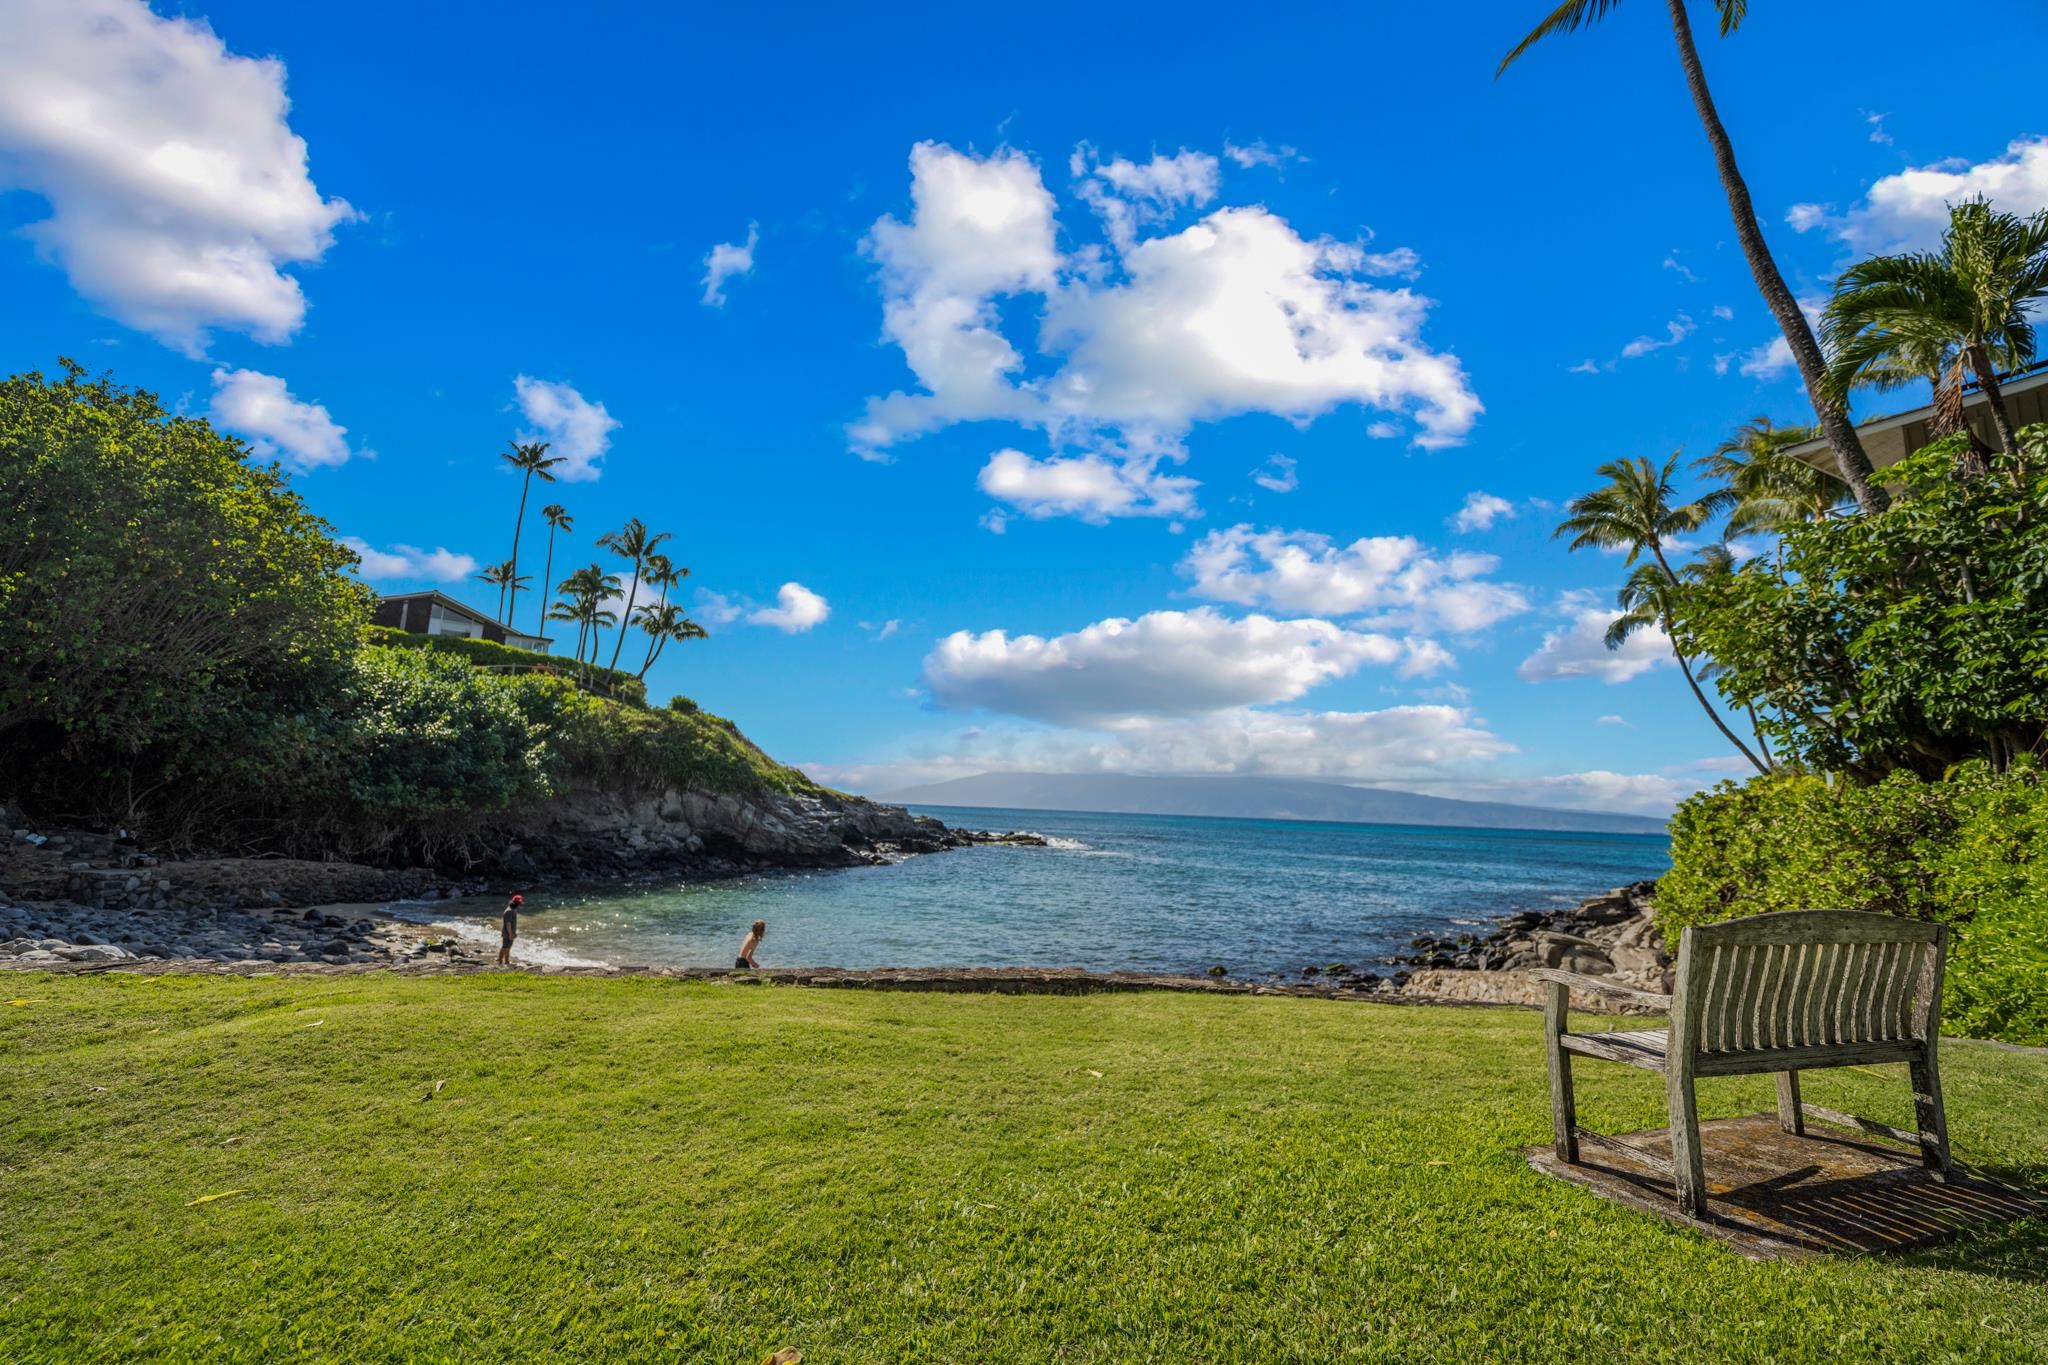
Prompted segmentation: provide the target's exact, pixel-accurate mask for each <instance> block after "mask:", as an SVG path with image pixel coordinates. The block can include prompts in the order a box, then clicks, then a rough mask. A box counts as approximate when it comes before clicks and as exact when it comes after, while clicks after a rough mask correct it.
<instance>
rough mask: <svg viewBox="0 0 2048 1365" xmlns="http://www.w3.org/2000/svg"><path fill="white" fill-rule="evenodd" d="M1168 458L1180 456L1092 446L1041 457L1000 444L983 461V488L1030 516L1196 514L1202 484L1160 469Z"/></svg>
mask: <svg viewBox="0 0 2048 1365" xmlns="http://www.w3.org/2000/svg"><path fill="white" fill-rule="evenodd" d="M1168 458H1179V456H1178V455H1177V454H1175V453H1173V452H1164V451H1154V452H1150V453H1143V454H1133V453H1129V452H1123V453H1121V457H1119V456H1116V455H1112V456H1105V455H1103V454H1102V453H1101V452H1099V451H1090V452H1088V453H1086V454H1084V455H1080V456H1075V457H1064V456H1055V457H1053V458H1049V459H1044V460H1039V459H1033V458H1032V457H1031V456H1029V455H1026V454H1025V453H1024V452H1023V451H1021V450H999V451H997V452H996V453H995V454H994V455H992V456H990V457H989V462H988V463H987V464H985V465H983V466H982V469H981V478H980V483H981V490H982V492H984V493H986V494H988V495H989V496H990V497H992V498H995V499H997V500H998V501H1000V502H1005V503H1008V504H1009V505H1010V506H1011V507H1013V508H1015V509H1016V510H1017V511H1019V512H1021V513H1023V514H1024V515H1025V516H1027V517H1057V516H1074V517H1079V518H1080V519H1081V520H1083V521H1089V522H1095V523H1098V524H1099V523H1101V522H1104V521H1106V520H1108V519H1109V518H1111V517H1178V516H1190V515H1193V514H1194V512H1195V489H1196V488H1197V487H1198V486H1199V485H1198V484H1197V483H1196V481H1195V480H1193V479H1189V478H1183V477H1181V476H1179V475H1176V474H1164V473H1161V472H1160V469H1159V464H1160V461H1161V460H1162V459H1168ZM991 529H1000V528H999V527H996V526H992V527H991Z"/></svg>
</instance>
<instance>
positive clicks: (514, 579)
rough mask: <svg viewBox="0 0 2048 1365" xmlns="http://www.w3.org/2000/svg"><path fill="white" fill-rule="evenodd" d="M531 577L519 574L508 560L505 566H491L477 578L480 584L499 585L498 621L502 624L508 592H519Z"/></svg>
mask: <svg viewBox="0 0 2048 1365" xmlns="http://www.w3.org/2000/svg"><path fill="white" fill-rule="evenodd" d="M531 577H532V575H531V574H521V573H518V572H517V571H516V570H515V569H514V567H513V564H512V561H511V560H509V559H508V560H506V561H505V562H504V563H503V564H493V565H491V566H490V567H489V568H487V569H485V570H484V571H483V572H482V573H480V574H478V575H477V576H476V579H477V582H479V583H493V584H496V585H497V589H498V617H497V619H498V620H499V621H500V622H501V623H502V622H503V621H504V619H505V594H506V592H508V591H517V590H518V588H519V587H522V586H524V585H525V583H526V581H527V580H528V579H529V578H531Z"/></svg>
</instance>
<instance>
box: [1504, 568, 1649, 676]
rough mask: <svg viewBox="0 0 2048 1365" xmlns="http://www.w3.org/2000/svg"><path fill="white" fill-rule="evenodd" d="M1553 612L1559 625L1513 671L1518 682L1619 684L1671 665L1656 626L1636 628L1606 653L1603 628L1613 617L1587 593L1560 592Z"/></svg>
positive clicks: (1605, 636)
mask: <svg viewBox="0 0 2048 1365" xmlns="http://www.w3.org/2000/svg"><path fill="white" fill-rule="evenodd" d="M1557 614H1558V616H1559V617H1560V618H1562V619H1561V621H1560V623H1559V624H1558V625H1557V627H1556V628H1554V629H1552V630H1550V631H1547V632H1545V634H1544V636H1543V643H1542V644H1541V645H1539V646H1538V647H1537V649H1536V652H1535V653H1534V654H1531V655H1530V656H1529V657H1528V658H1526V659H1524V660H1522V662H1521V665H1520V666H1519V667H1518V668H1517V669H1516V670H1515V672H1516V673H1517V674H1518V675H1519V676H1520V677H1521V678H1522V680H1523V681H1524V682H1550V681H1553V680H1555V679H1558V678H1599V679H1601V680H1602V681H1603V682H1608V683H1621V682H1627V681H1628V680H1629V679H1630V678H1633V677H1636V676H1638V675H1639V674H1643V673H1647V672H1649V671H1650V670H1651V669H1653V668H1662V667H1664V666H1665V665H1667V664H1669V663H1671V662H1673V660H1672V655H1671V641H1670V638H1669V637H1667V636H1666V635H1665V634H1664V630H1663V628H1662V627H1661V626H1648V627H1645V628H1644V629H1642V630H1638V631H1637V632H1636V633H1635V634H1633V635H1631V636H1629V638H1628V640H1627V641H1626V642H1625V643H1623V645H1622V646H1621V648H1620V649H1609V648H1608V647H1607V627H1608V626H1609V625H1610V624H1612V623H1613V621H1614V617H1615V613H1614V612H1613V611H1612V610H1611V609H1609V608H1608V607H1606V606H1603V605H1602V604H1601V602H1600V600H1599V599H1598V598H1597V597H1595V596H1594V595H1593V594H1592V593H1590V592H1584V591H1580V592H1568V593H1565V594H1564V595H1563V596H1562V597H1560V598H1559V599H1558V603H1557Z"/></svg>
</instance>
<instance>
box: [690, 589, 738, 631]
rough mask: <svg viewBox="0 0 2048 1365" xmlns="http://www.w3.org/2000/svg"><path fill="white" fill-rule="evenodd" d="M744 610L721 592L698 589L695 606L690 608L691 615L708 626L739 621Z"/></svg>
mask: <svg viewBox="0 0 2048 1365" xmlns="http://www.w3.org/2000/svg"><path fill="white" fill-rule="evenodd" d="M746 610H747V609H746V608H745V607H743V606H741V605H740V604H739V603H737V602H735V601H733V600H732V599H731V598H730V597H727V596H726V595H725V594H724V593H722V592H712V591H711V590H710V589H708V588H699V589H698V590H697V605H696V606H695V607H693V608H691V614H692V615H693V616H696V617H697V618H698V619H700V620H702V621H704V622H706V623H707V624H709V625H714V626H723V625H730V624H731V623H732V622H734V621H737V620H739V619H740V617H741V616H743V615H745V614H746Z"/></svg>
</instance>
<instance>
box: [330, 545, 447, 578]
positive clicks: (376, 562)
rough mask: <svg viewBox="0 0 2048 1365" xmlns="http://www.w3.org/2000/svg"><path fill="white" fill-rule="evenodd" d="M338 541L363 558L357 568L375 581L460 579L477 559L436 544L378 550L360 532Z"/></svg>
mask: <svg viewBox="0 0 2048 1365" xmlns="http://www.w3.org/2000/svg"><path fill="white" fill-rule="evenodd" d="M341 543H342V544H344V545H346V546H348V547H349V549H351V550H354V551H355V552H356V557H357V558H358V559H360V560H362V564H361V566H360V567H359V568H358V569H357V570H356V572H357V573H358V574H360V575H361V576H362V577H364V578H367V579H371V580H374V581H377V582H385V581H389V580H392V579H402V580H406V581H410V582H420V581H424V582H428V583H460V582H462V581H463V580H465V579H467V578H468V577H469V576H470V575H472V574H474V573H475V572H476V571H477V562H476V560H475V559H473V558H472V557H470V556H469V555H462V554H457V553H455V552H454V551H453V550H445V549H441V548H439V547H436V548H434V549H432V550H422V549H420V548H419V547H418V546H417V545H393V546H392V547H391V548H390V549H388V550H380V549H377V548H376V547H375V546H373V545H371V544H370V542H369V541H367V540H364V539H363V538H362V537H361V536H343V537H342V538H341Z"/></svg>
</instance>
